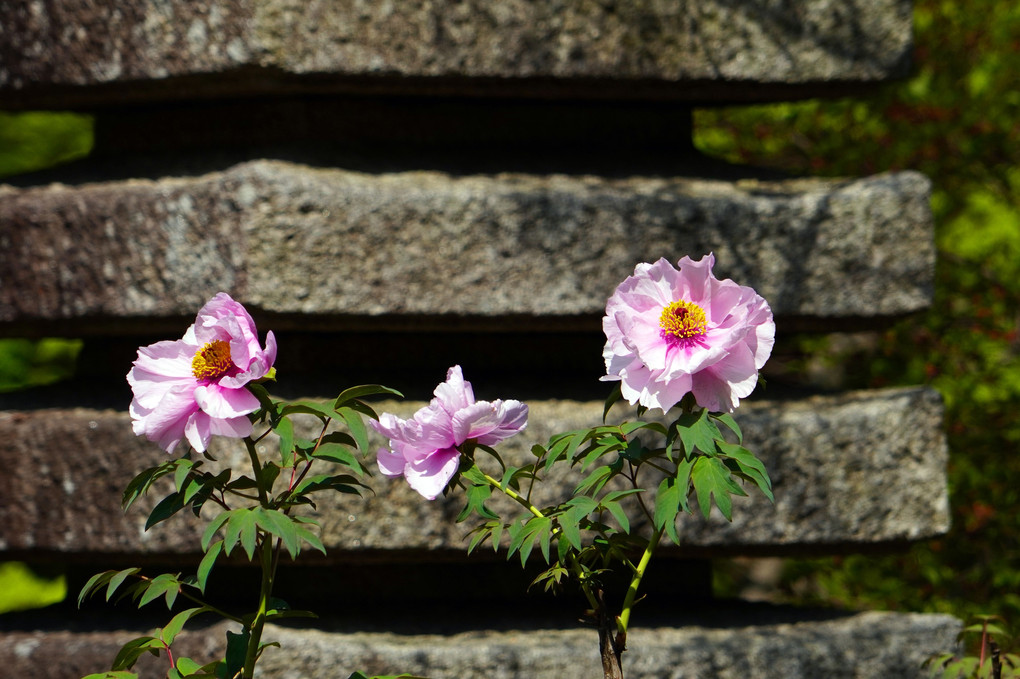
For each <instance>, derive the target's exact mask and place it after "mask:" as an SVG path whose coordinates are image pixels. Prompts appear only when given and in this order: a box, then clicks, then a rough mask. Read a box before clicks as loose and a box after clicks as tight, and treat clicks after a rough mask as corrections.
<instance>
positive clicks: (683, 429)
mask: <svg viewBox="0 0 1020 679" xmlns="http://www.w3.org/2000/svg"><path fill="white" fill-rule="evenodd" d="M673 427H674V428H675V431H676V435H677V437H678V438H679V439H680V441H681V442H682V443H683V445H684V452H685V453H686V457H690V456H691V455H693V454H694V452H695V451H696V450H700V451H702V452H703V453H706V454H709V455H711V454H713V453H715V441H716V439H721V438H722V433H721V432H720V431H719V427H717V426H715V423H713V422H712V420H711V419H710V418H709V416H708V411H707V410H705V409H704V408H702V409H701V410H700V411H699V412H696V413H683V414H681V415H680V417H678V418H677V419H676V421H675V422H674V423H673Z"/></svg>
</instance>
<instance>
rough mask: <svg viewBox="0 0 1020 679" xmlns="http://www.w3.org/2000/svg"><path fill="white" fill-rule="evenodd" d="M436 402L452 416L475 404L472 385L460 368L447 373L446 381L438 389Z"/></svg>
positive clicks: (457, 366) (454, 367)
mask: <svg viewBox="0 0 1020 679" xmlns="http://www.w3.org/2000/svg"><path fill="white" fill-rule="evenodd" d="M435 394H436V400H437V401H438V402H439V404H440V405H441V406H442V408H443V410H445V411H446V412H447V413H449V414H450V415H453V414H454V413H455V412H457V411H458V410H460V409H461V408H466V407H468V406H469V405H471V404H473V403H474V402H475V394H474V391H473V390H472V389H471V383H470V382H468V381H466V380H465V379H464V375H463V373H462V372H461V369H460V366H459V365H455V366H453V367H452V368H450V369H449V370H448V371H447V373H446V381H445V382H443V383H442V384H440V385H439V386H438V387H436V391H435Z"/></svg>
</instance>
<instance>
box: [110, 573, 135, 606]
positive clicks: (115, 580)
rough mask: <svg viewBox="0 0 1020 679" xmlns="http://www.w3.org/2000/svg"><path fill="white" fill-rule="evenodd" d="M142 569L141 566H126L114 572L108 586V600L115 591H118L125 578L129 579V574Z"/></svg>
mask: <svg viewBox="0 0 1020 679" xmlns="http://www.w3.org/2000/svg"><path fill="white" fill-rule="evenodd" d="M141 570H142V569H141V568H126V569H124V570H122V571H117V572H116V573H114V574H113V576H112V577H111V578H110V582H109V584H108V585H107V587H106V600H107V601H109V600H110V597H112V596H113V593H114V592H116V591H117V588H118V587H120V586H121V585H122V584H123V583H124V581H125V580H127V578H128V576H131V575H135V574H136V573H138V572H139V571H141Z"/></svg>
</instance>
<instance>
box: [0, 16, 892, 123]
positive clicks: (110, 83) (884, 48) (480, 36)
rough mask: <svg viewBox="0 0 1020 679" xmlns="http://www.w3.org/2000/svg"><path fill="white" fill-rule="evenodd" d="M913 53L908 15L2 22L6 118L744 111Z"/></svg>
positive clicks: (887, 68) (880, 76)
mask: <svg viewBox="0 0 1020 679" xmlns="http://www.w3.org/2000/svg"><path fill="white" fill-rule="evenodd" d="M910 47H911V3H910V2H909V0H867V1H865V2H861V1H851V0H810V1H808V2H798V3H774V2H764V1H763V0H757V1H755V2H742V3H732V2H726V1H724V0H711V1H709V0H699V1H698V2H680V3H656V2H649V1H642V2H624V3H604V2H594V1H591V0H576V1H574V0H572V1H569V2H563V1H558V2H548V3H534V2H510V3H500V4H499V5H498V6H493V5H491V3H486V2H480V1H479V0H473V1H471V2H455V1H453V0H443V1H441V2H401V3H385V2H383V3H365V2H356V1H354V0H343V1H339V2H338V1H335V0H311V1H309V2H297V0H240V1H229V2H228V1H227V0H219V1H217V2H212V3H200V4H195V3H192V2H186V1H185V0H171V1H168V2H159V3H153V2H150V1H149V0H126V1H124V2H118V3H116V4H110V3H82V2H80V1H79V0H56V1H53V2H46V3H42V2H29V1H27V0H26V1H24V2H9V3H4V4H2V5H0V102H2V104H0V105H2V106H5V107H22V108H30V107H36V108H39V107H47V106H51V105H52V104H53V103H55V102H59V105H60V106H61V107H68V106H86V105H93V106H94V105H97V104H110V103H115V104H119V103H123V102H125V101H128V102H130V101H136V102H137V101H152V100H161V99H163V100H165V99H168V98H176V99H188V98H205V97H232V96H238V95H255V94H268V93H279V92H323V91H326V92H335V91H338V90H339V91H344V90H346V91H369V92H371V91H391V92H416V91H418V92H427V93H453V94H468V95H471V96H477V95H479V94H486V93H495V94H500V95H517V96H520V95H530V96H543V97H548V96H573V97H578V96H582V97H583V96H587V97H595V98H605V97H611V98H627V97H648V98H672V99H685V100H689V101H704V100H706V99H711V98H716V99H725V100H728V101H733V100H743V101H747V100H753V99H775V98H778V97H782V98H789V97H790V96H791V95H794V96H797V95H799V96H805V95H808V96H811V95H817V94H819V93H825V92H829V91H831V90H832V89H835V88H834V87H833V86H839V85H843V89H842V92H843V94H845V93H846V87H845V85H846V83H851V84H853V83H874V82H878V81H882V80H886V79H888V78H891V77H902V76H905V75H906V74H907V68H908V64H909V54H910ZM784 86H785V87H784ZM827 86H828V88H827Z"/></svg>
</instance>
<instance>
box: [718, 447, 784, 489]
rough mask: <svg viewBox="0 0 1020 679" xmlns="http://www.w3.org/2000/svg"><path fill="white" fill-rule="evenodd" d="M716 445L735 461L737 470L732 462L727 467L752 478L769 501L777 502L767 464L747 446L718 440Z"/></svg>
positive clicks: (723, 453)
mask: <svg viewBox="0 0 1020 679" xmlns="http://www.w3.org/2000/svg"><path fill="white" fill-rule="evenodd" d="M716 446H717V447H718V449H719V452H720V453H721V454H722V455H723V456H724V457H725V458H728V459H729V460H732V461H733V465H735V466H736V470H733V467H732V466H731V465H730V464H727V467H729V468H730V469H731V470H733V471H736V472H737V473H739V474H740V476H742V477H743V478H746V479H748V480H750V481H751V482H752V483H754V484H755V485H756V486H757V487H758V488H759V489H760V490H761V492H762V493H764V494H765V497H767V498H768V499H769V501H771V502H775V498H774V497H773V495H772V479H770V478H769V473H768V471H767V470H766V469H765V465H764V464H763V463H762V461H761V460H759V459H758V458H757V457H755V456H754V453H752V452H751V451H750V450H748V449H747V448H744V447H742V446H739V445H734V444H732V443H726V442H725V441H716Z"/></svg>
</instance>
